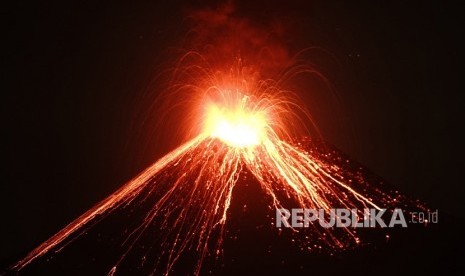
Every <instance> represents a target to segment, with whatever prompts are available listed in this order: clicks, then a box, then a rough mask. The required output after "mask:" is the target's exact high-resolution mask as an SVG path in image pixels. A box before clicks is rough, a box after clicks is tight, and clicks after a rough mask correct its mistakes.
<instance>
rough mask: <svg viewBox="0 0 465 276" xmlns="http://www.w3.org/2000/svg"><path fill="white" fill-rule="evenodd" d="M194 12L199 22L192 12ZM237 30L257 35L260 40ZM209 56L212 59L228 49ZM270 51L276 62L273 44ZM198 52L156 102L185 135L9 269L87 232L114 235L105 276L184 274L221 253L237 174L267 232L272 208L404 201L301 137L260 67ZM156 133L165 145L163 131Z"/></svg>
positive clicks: (289, 104)
mask: <svg viewBox="0 0 465 276" xmlns="http://www.w3.org/2000/svg"><path fill="white" fill-rule="evenodd" d="M228 13H230V11H228V10H227V11H226V14H228ZM197 15H198V16H200V17H201V16H204V17H205V14H204V13H198V14H197ZM209 16H210V15H209V14H207V16H206V17H209ZM218 20H219V21H221V20H224V19H222V18H221V17H220V18H219V19H218ZM218 20H217V21H218ZM215 22H216V21H215ZM228 22H229V21H228ZM204 23H205V22H204ZM207 23H208V22H207ZM232 26H236V27H237V26H244V24H236V25H234V24H232ZM248 35H249V36H256V37H258V38H259V37H260V36H261V33H260V32H249V33H248ZM216 44H218V43H216ZM220 44H221V43H220ZM227 45H228V47H234V45H233V44H227ZM239 46H241V45H239ZM259 46H260V45H259ZM217 49H220V50H218V54H221V53H223V52H222V51H223V50H224V51H227V50H228V49H229V48H227V47H226V48H225V47H217ZM274 52H278V53H281V54H280V55H279V54H278V55H277V56H278V57H281V58H282V57H283V56H285V54H283V53H282V51H281V52H280V51H279V49H278V48H275V49H274ZM207 55H208V53H202V54H201V53H199V51H189V52H188V53H187V54H185V55H184V56H183V57H182V58H181V59H180V61H179V62H178V65H177V66H175V69H174V72H173V75H172V76H173V77H172V78H171V79H170V83H169V91H168V92H167V93H165V94H163V97H162V98H164V99H166V98H168V99H170V100H169V101H168V102H169V103H170V104H168V105H167V109H166V110H165V113H170V112H176V111H178V110H182V112H183V114H186V113H187V114H188V115H187V116H184V118H183V120H184V121H183V122H182V124H183V125H184V126H187V127H185V129H186V130H187V131H186V132H188V133H189V135H188V136H189V138H188V139H186V140H185V142H184V143H183V144H181V145H180V146H179V147H177V148H176V149H174V150H172V151H171V152H169V153H168V154H166V155H165V156H164V157H162V158H160V159H159V160H158V161H156V162H155V163H153V164H152V165H151V166H149V167H148V168H147V169H146V170H144V171H143V172H142V173H140V174H139V175H138V176H136V177H135V178H134V179H132V180H131V181H129V182H128V183H126V184H125V185H124V186H122V187H121V188H120V189H119V190H117V191H116V192H114V193H113V194H111V195H110V196H108V198H106V199H105V200H103V201H102V202H100V203H98V204H97V205H95V206H94V207H93V208H91V209H90V210H88V211H87V212H85V213H84V214H83V215H81V216H80V217H78V218H77V219H76V220H74V221H73V222H71V223H70V224H69V225H67V226H66V227H65V228H63V229H62V230H61V231H59V232H58V233H57V234H55V235H54V236H53V237H51V238H50V239H49V240H47V241H45V242H44V243H43V244H41V245H40V246H39V247H37V248H36V249H34V250H33V251H32V252H30V253H29V254H28V255H27V256H26V257H25V258H24V259H22V260H20V261H19V262H18V263H16V264H15V265H14V266H13V268H12V269H14V270H16V271H18V270H22V269H24V268H25V267H26V266H28V265H29V264H31V263H33V262H35V260H36V259H41V258H47V259H49V258H54V256H55V255H59V254H57V253H58V252H61V251H66V249H67V248H68V247H70V246H72V245H73V244H74V241H75V240H78V239H85V238H86V235H87V234H88V233H91V232H92V231H94V232H95V231H96V232H97V233H98V235H99V236H100V233H101V235H103V236H105V235H106V234H105V233H106V231H110V232H115V233H117V236H118V237H119V238H120V239H119V240H115V241H109V243H114V244H117V245H118V246H117V249H116V250H115V251H114V254H112V253H110V254H109V259H111V262H112V265H111V266H110V267H107V268H106V271H107V272H108V273H109V274H110V275H113V274H114V273H117V272H118V271H119V269H120V267H124V266H125V265H126V264H127V262H130V261H131V260H135V263H137V264H138V266H142V267H145V268H146V269H147V270H148V271H152V272H156V273H157V274H159V273H162V274H165V275H167V274H170V273H172V272H173V271H176V265H177V264H178V263H179V262H183V260H184V261H185V259H186V258H187V259H190V261H189V262H188V263H190V264H192V271H193V274H199V273H200V272H201V270H202V264H203V263H204V262H205V261H207V260H210V259H217V258H221V256H222V255H223V253H224V251H223V242H224V239H225V236H227V237H226V238H228V239H229V238H230V237H229V236H230V235H229V234H228V235H226V233H227V232H228V229H227V228H228V221H229V220H230V218H231V215H232V214H231V212H230V211H231V206H232V205H234V200H235V198H234V196H233V194H234V191H235V188H236V186H238V185H239V184H240V183H243V182H244V181H245V180H244V179H249V180H250V181H252V183H254V185H255V184H256V185H257V186H258V187H260V191H261V197H262V198H261V199H264V200H265V201H266V202H267V203H266V208H267V209H268V210H269V211H270V214H271V215H270V216H269V217H268V218H266V219H267V223H268V225H274V223H275V222H274V219H273V218H272V217H273V216H274V215H273V214H274V210H275V209H279V208H289V207H291V208H302V209H305V208H312V209H322V210H324V211H325V212H326V213H328V214H329V213H330V211H331V210H332V209H334V208H347V209H355V210H359V213H358V214H357V215H359V216H361V217H363V213H362V210H363V209H365V208H374V209H382V208H386V209H388V208H394V207H396V208H409V207H410V206H412V205H411V202H410V201H408V200H407V199H406V198H405V197H403V196H401V195H400V194H399V193H397V192H395V191H390V190H389V189H387V188H384V187H381V186H380V183H379V182H371V179H370V178H369V177H367V175H366V172H364V171H363V170H361V169H360V167H356V166H355V165H353V163H352V162H350V161H349V160H348V159H347V158H346V157H344V156H343V155H341V154H339V153H338V152H336V151H334V150H332V149H330V148H329V147H327V146H325V145H324V144H322V143H320V142H317V141H319V140H320V137H319V136H318V135H309V131H308V128H309V126H314V125H315V124H314V122H313V120H312V119H311V116H310V115H309V114H310V113H311V112H308V111H306V110H307V109H306V108H305V106H302V104H301V102H300V101H299V100H298V99H297V97H296V96H295V95H296V93H295V92H291V91H287V90H285V89H283V88H282V86H281V80H282V79H273V78H265V77H263V76H264V75H265V74H262V72H261V71H260V68H261V67H260V66H250V65H244V64H245V62H246V61H249V60H247V59H246V58H242V55H235V57H234V58H232V59H228V58H227V57H224V60H222V62H217V63H214V64H213V63H210V61H212V60H215V55H212V56H207ZM238 56H239V57H240V58H239V57H238ZM248 57H250V55H248ZM283 59H285V58H283ZM231 60H233V61H232V62H229V61H231ZM272 65H273V66H275V65H276V64H272ZM257 68H259V69H257ZM273 69H275V67H273ZM293 70H294V71H293ZM283 71H284V72H285V73H284V74H287V75H293V73H292V72H294V73H296V72H297V73H298V72H300V71H306V72H309V71H311V72H313V73H316V74H318V73H317V72H316V71H313V70H308V68H303V67H299V66H296V67H294V69H292V67H291V69H290V70H287V71H286V68H284V70H283ZM163 119H164V118H162V119H161V120H163ZM315 133H318V131H315ZM164 135H165V137H167V138H168V139H170V135H171V134H170V133H165V134H164ZM354 167H356V168H354ZM257 219H258V218H257ZM101 225H105V226H103V228H102V226H101ZM272 228H273V229H272V231H276V232H278V231H281V230H278V229H276V228H274V227H272ZM287 230H288V231H295V232H298V231H299V230H298V229H292V228H291V229H287ZM302 231H303V230H302ZM113 234H114V233H113ZM360 243H363V240H362V239H361V238H360V237H359V234H358V233H357V231H356V230H355V229H354V228H350V227H346V228H339V229H333V228H321V227H319V226H318V225H311V226H310V227H309V228H308V229H305V238H304V240H302V241H301V242H300V245H299V246H300V247H302V248H305V249H306V251H312V250H313V249H315V248H319V249H322V250H327V251H329V252H334V251H337V250H341V249H344V248H349V247H354V246H357V245H358V244H360Z"/></svg>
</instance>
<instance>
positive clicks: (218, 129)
mask: <svg viewBox="0 0 465 276" xmlns="http://www.w3.org/2000/svg"><path fill="white" fill-rule="evenodd" d="M247 99H248V97H246V96H244V97H243V98H242V100H241V101H240V104H239V105H238V106H236V107H234V108H233V109H232V110H230V109H227V108H224V107H220V106H217V105H214V104H212V105H210V106H209V107H208V109H207V115H206V117H207V119H206V122H205V130H204V132H205V133H206V134H207V135H210V136H212V137H216V138H219V139H220V140H222V141H223V142H225V143H227V144H228V145H230V146H233V147H239V148H240V147H250V146H256V145H258V144H260V143H261V142H262V140H263V139H264V138H265V136H266V126H267V123H266V119H265V117H266V116H265V115H264V114H263V112H261V111H251V110H248V108H247Z"/></svg>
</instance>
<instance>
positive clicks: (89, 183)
mask: <svg viewBox="0 0 465 276" xmlns="http://www.w3.org/2000/svg"><path fill="white" fill-rule="evenodd" d="M243 2H244V3H237V13H239V14H241V13H242V14H243V16H247V17H249V18H250V20H252V21H253V20H254V18H255V17H256V18H259V19H260V20H263V19H265V20H266V19H267V18H274V17H281V18H286V17H287V18H292V19H296V18H297V20H298V22H299V26H300V28H301V33H302V34H303V35H301V36H299V37H298V38H296V39H295V40H294V42H293V45H292V48H296V49H298V48H304V47H308V46H318V47H321V48H323V49H326V50H327V51H328V52H330V53H331V54H332V55H334V56H335V58H334V59H326V60H325V59H323V60H322V61H320V64H318V65H319V66H320V68H321V70H322V71H323V72H324V73H325V74H326V75H327V77H328V79H329V80H330V81H331V83H332V84H333V85H334V86H335V88H336V90H337V93H338V95H339V99H340V102H339V103H337V104H335V103H334V102H331V100H329V99H327V98H326V97H323V96H321V97H320V98H318V99H317V100H316V101H317V102H318V101H319V102H318V103H317V104H315V103H314V102H315V101H313V102H311V101H309V102H308V103H304V104H306V105H307V106H309V108H310V109H311V111H313V115H314V116H315V118H316V121H317V123H318V126H319V128H320V130H321V131H322V134H323V136H324V138H325V139H326V140H327V141H328V142H329V143H331V144H333V145H335V146H336V147H338V148H340V149H341V150H342V151H343V152H345V153H347V154H348V155H349V156H351V157H353V158H354V159H355V160H357V161H359V162H361V163H362V164H364V165H366V166H367V167H368V168H370V169H372V170H373V171H374V172H375V173H377V174H378V175H380V176H381V177H383V178H384V179H386V180H387V181H388V182H390V183H392V184H393V185H394V186H396V187H397V188H399V189H400V190H401V191H403V192H405V193H406V194H408V195H410V196H412V197H414V198H420V199H421V200H423V201H424V202H426V203H428V204H429V205H430V206H431V207H433V208H434V209H435V208H437V209H439V210H440V212H444V213H445V214H449V215H452V216H453V217H461V218H463V213H462V212H461V210H460V208H461V207H462V204H461V202H462V197H463V194H464V193H463V181H462V178H461V177H462V172H461V170H462V169H463V168H462V167H463V161H462V158H463V156H462V154H461V149H462V141H463V139H462V138H461V135H460V133H459V132H460V130H461V128H462V126H463V121H462V117H463V116H462V115H463V113H462V112H463V111H462V109H461V108H462V107H461V105H462V102H461V101H460V96H461V93H462V91H463V89H462V82H461V81H460V79H459V77H460V75H461V71H462V70H461V69H462V64H463V59H462V53H461V52H460V51H461V50H462V47H461V43H460V42H461V39H462V37H463V30H462V28H461V26H462V20H461V19H462V18H461V17H462V16H463V15H462V14H461V13H460V11H461V10H460V9H459V7H458V6H453V5H451V4H446V3H439V2H437V3H435V2H425V1H422V2H419V3H409V4H406V3H403V1H399V2H393V3H389V4H374V3H371V2H366V3H361V2H356V3H342V2H339V1H330V2H327V1H325V3H319V2H318V3H317V2H309V3H305V4H302V3H287V2H289V1H286V3H279V4H272V3H270V2H268V1H259V2H254V3H253V4H251V3H249V4H247V3H246V2H247V1H243ZM303 2H305V1H303ZM205 5H207V6H208V5H213V6H214V4H213V3H207V4H205V3H202V4H200V3H190V4H189V5H186V4H184V3H178V2H176V1H167V2H160V3H156V2H141V3H129V2H128V3H126V4H116V3H111V4H110V3H107V4H103V3H102V4H97V3H91V2H89V3H77V2H76V3H73V2H68V3H66V4H65V3H62V2H57V3H51V2H48V3H25V2H19V3H17V4H16V5H15V6H14V7H6V8H5V9H4V11H3V12H2V13H5V14H6V15H7V17H6V18H7V19H8V20H7V24H6V25H4V27H6V32H5V36H4V38H3V39H2V40H3V44H4V45H5V46H7V47H6V50H4V51H3V54H4V55H5V56H6V57H5V59H4V60H3V64H4V69H5V70H6V71H7V74H6V75H4V80H3V88H2V113H3V114H2V119H3V121H4V123H3V126H2V138H3V139H2V140H3V142H2V156H3V158H4V162H3V163H4V165H3V170H4V173H3V175H4V176H6V179H5V180H4V182H3V184H2V185H1V188H0V189H1V190H0V196H1V203H0V204H1V205H0V208H1V218H2V226H1V235H0V244H1V250H0V263H1V264H2V265H7V264H10V263H11V262H14V261H15V260H17V259H18V258H20V257H22V256H24V254H25V253H27V252H28V251H29V250H31V249H32V248H33V247H34V246H36V245H38V244H39V243H40V242H42V241H44V240H45V239H46V238H48V237H49V236H51V235H52V234H53V233H55V232H56V231H57V230H59V229H61V228H62V227H63V226H64V225H66V224H67V223H68V222H70V221H71V220H72V219H74V218H75V217H77V216H78V215H80V214H81V213H83V212H84V211H85V210H87V209H88V208H90V207H91V206H92V205H93V204H95V203H96V202H97V201H99V200H101V199H103V198H105V197H106V196H107V195H108V194H110V193H111V192H112V191H114V190H116V189H117V188H118V187H120V185H121V184H122V183H123V182H125V181H127V180H129V179H131V177H132V176H134V175H135V174H136V173H138V172H139V171H141V170H142V169H143V168H145V167H146V166H147V165H148V164H149V163H151V162H153V161H154V160H156V159H157V158H159V157H160V156H162V155H163V153H166V152H167V151H168V150H170V149H171V148H172V147H174V146H176V143H175V142H165V143H159V142H157V143H153V144H150V143H149V141H150V136H151V135H152V134H153V133H154V132H156V130H154V129H153V126H151V125H150V124H144V123H141V122H140V120H139V118H140V117H141V116H143V115H144V114H145V113H144V110H143V108H144V107H146V106H147V104H146V103H144V102H143V99H142V97H141V95H142V94H143V93H146V91H147V90H146V88H147V87H148V86H149V85H150V82H151V80H152V79H153V75H154V74H155V73H154V72H157V71H159V70H160V68H159V67H160V66H161V65H160V64H163V63H164V62H166V59H167V57H166V53H167V50H166V49H169V48H170V47H174V46H176V45H177V43H178V42H179V40H180V38H182V37H183V35H184V34H185V32H186V26H185V21H184V18H183V17H184V14H183V11H184V10H185V9H186V8H189V7H203V6H205ZM309 97H310V96H308V95H307V96H303V98H304V99H308V98H309ZM313 105H316V107H317V108H314V109H313V110H312V107H314V106H313ZM141 114H142V115H141ZM148 122H150V120H149V121H148ZM148 133H150V134H148ZM166 135H169V133H167V134H166ZM173 139H174V141H176V139H175V138H173ZM168 140H170V139H168ZM141 141H144V143H141Z"/></svg>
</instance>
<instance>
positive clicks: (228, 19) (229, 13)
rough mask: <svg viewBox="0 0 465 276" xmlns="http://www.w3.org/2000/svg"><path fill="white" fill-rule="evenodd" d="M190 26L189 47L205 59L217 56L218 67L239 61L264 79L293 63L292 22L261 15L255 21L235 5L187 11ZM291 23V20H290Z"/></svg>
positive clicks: (229, 2) (230, 3)
mask: <svg viewBox="0 0 465 276" xmlns="http://www.w3.org/2000/svg"><path fill="white" fill-rule="evenodd" d="M185 12H186V16H187V18H188V19H189V22H190V24H191V32H190V35H189V37H188V44H190V46H191V47H193V49H195V50H196V51H198V52H199V53H201V54H202V55H204V56H208V57H211V56H214V57H215V59H214V62H215V63H216V65H217V66H218V67H222V68H224V66H228V64H230V63H233V62H234V61H236V60H238V59H240V60H241V61H242V62H244V63H245V64H253V65H254V67H255V68H256V69H257V70H259V71H260V73H261V74H262V75H269V74H275V73H277V72H279V71H281V70H282V69H283V68H285V67H287V66H288V64H289V63H290V61H291V53H290V52H289V47H288V44H289V43H290V42H291V35H289V34H290V33H291V31H290V30H291V29H294V28H292V25H293V24H292V22H291V21H292V20H286V21H283V19H282V18H280V19H278V18H273V16H272V15H267V14H265V13H262V16H254V17H253V18H254V19H252V18H251V17H248V16H247V15H246V9H240V8H239V7H238V6H237V5H235V4H234V3H233V2H232V1H228V2H226V3H223V4H220V5H218V6H216V7H213V8H212V7H204V8H190V9H186V11H185ZM287 19H289V18H287Z"/></svg>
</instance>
